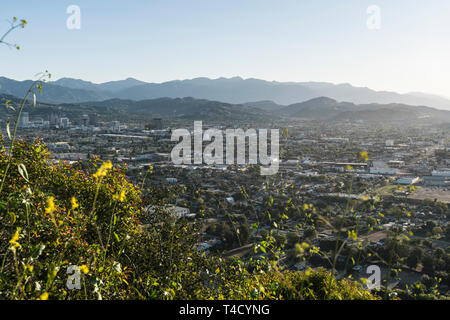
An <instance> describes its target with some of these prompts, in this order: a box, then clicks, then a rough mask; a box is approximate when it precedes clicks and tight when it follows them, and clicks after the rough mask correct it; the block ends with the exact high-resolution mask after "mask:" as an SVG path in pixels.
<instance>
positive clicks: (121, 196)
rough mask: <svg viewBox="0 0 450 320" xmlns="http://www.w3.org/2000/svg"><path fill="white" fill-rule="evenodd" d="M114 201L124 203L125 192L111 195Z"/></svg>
mask: <svg viewBox="0 0 450 320" xmlns="http://www.w3.org/2000/svg"><path fill="white" fill-rule="evenodd" d="M113 199H114V200H119V201H120V202H124V201H125V190H122V191H120V194H115V195H113Z"/></svg>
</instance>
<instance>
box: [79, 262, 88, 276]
mask: <svg viewBox="0 0 450 320" xmlns="http://www.w3.org/2000/svg"><path fill="white" fill-rule="evenodd" d="M80 271H81V272H83V273H84V274H86V273H88V272H89V268H88V267H87V266H86V265H85V264H83V265H82V266H80Z"/></svg>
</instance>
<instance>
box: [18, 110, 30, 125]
mask: <svg viewBox="0 0 450 320" xmlns="http://www.w3.org/2000/svg"><path fill="white" fill-rule="evenodd" d="M29 125H30V117H29V114H28V112H23V113H22V116H21V118H20V121H19V126H20V127H22V128H26V127H28V126H29Z"/></svg>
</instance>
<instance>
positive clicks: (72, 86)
mask: <svg viewBox="0 0 450 320" xmlns="http://www.w3.org/2000/svg"><path fill="white" fill-rule="evenodd" d="M30 84H31V81H30V80H26V81H16V80H13V79H8V78H5V77H0V93H3V94H10V95H14V96H17V97H20V96H23V95H24V94H25V92H26V90H27V89H28V87H29V86H30ZM43 89H44V90H43V93H42V95H40V96H39V97H38V100H39V101H42V102H46V103H80V102H87V101H91V102H92V101H103V100H108V99H125V100H134V101H140V100H148V99H156V98H184V97H193V98H196V99H206V100H213V101H222V102H224V103H229V104H243V105H250V106H256V107H258V108H260V109H266V110H271V109H274V108H275V109H278V108H279V107H281V106H286V105H290V104H295V103H299V102H303V101H308V100H311V99H314V98H318V97H328V98H330V99H334V100H337V101H348V102H350V103H355V104H371V103H377V104H392V103H397V104H406V105H416V106H428V107H433V108H438V109H444V110H450V100H449V99H446V98H445V97H441V96H437V95H432V94H426V93H420V92H411V93H408V94H400V93H396V92H389V91H375V90H372V89H369V88H365V87H355V86H352V85H350V84H347V83H344V84H332V83H326V82H276V81H265V80H259V79H243V78H240V77H234V78H218V79H209V78H195V79H190V80H174V81H168V82H163V83H147V82H143V81H140V80H136V79H133V78H127V79H125V80H119V81H110V82H105V83H101V84H95V83H92V82H89V81H84V80H79V79H72V78H61V79H59V80H56V81H52V82H47V83H45V84H44V88H43ZM255 101H256V102H255Z"/></svg>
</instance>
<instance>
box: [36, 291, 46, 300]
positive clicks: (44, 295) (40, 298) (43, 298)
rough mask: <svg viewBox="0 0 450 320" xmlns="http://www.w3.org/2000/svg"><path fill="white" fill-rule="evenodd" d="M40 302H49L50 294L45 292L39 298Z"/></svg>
mask: <svg viewBox="0 0 450 320" xmlns="http://www.w3.org/2000/svg"><path fill="white" fill-rule="evenodd" d="M37 299H38V300H48V293H47V292H44V293H43V294H41V295H40V296H39V298H37Z"/></svg>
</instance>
